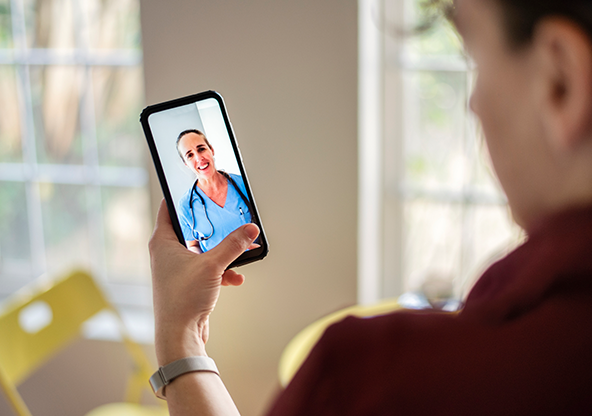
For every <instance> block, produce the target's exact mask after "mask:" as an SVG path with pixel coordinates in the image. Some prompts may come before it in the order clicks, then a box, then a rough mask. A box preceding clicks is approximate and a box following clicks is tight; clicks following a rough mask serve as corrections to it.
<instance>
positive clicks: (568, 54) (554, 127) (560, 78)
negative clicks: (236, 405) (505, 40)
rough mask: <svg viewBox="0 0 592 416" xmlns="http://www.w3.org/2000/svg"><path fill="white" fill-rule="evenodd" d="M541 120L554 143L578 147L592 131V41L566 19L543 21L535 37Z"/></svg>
mask: <svg viewBox="0 0 592 416" xmlns="http://www.w3.org/2000/svg"><path fill="white" fill-rule="evenodd" d="M533 46H534V48H535V51H536V52H537V53H538V58H539V59H538V60H537V64H538V65H539V68H538V69H537V70H536V72H537V79H536V84H537V85H536V87H537V90H538V93H540V94H541V95H540V97H539V98H540V99H541V108H540V110H541V121H542V123H543V124H544V127H545V128H546V131H547V133H548V135H549V139H550V140H551V141H552V145H553V146H554V147H558V148H564V149H566V148H574V147H576V146H577V145H578V144H580V142H581V141H582V140H585V139H586V138H587V137H588V136H590V134H592V41H591V40H590V38H589V37H588V36H587V35H586V33H585V32H584V31H583V30H582V29H581V28H580V27H579V26H577V25H576V24H575V23H573V22H571V21H569V20H567V19H564V18H559V17H555V18H548V19H544V20H543V21H541V22H540V23H539V24H538V25H537V27H536V30H535V33H534V36H533Z"/></svg>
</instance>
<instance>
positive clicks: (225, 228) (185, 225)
mask: <svg viewBox="0 0 592 416" xmlns="http://www.w3.org/2000/svg"><path fill="white" fill-rule="evenodd" d="M230 176H231V177H232V179H233V180H234V182H235V183H236V185H237V186H238V187H239V189H240V190H241V192H242V193H243V195H244V196H245V198H246V197H247V191H246V189H245V183H244V181H243V178H242V177H241V176H240V175H235V174H233V173H231V174H230ZM191 190H192V188H189V190H188V191H187V192H186V193H185V195H183V196H182V197H181V199H180V200H179V204H178V206H177V213H178V214H179V222H180V223H181V230H182V231H183V238H185V241H193V240H198V241H199V246H200V247H201V251H203V252H204V253H205V252H206V251H208V250H210V249H211V248H213V247H215V246H217V245H218V243H220V241H222V240H223V239H224V237H226V236H227V235H228V234H230V233H231V232H233V231H234V230H236V229H237V228H238V227H240V226H241V225H243V224H247V223H249V222H251V212H250V211H249V207H248V206H247V204H245V202H244V201H243V199H242V198H241V196H240V194H239V193H238V191H237V190H236V188H235V187H234V186H233V185H232V183H231V182H230V181H228V191H227V193H226V202H225V204H224V207H220V206H219V205H218V204H216V203H215V202H214V201H212V200H211V199H210V198H209V197H208V196H207V195H206V194H205V193H204V192H203V191H202V190H201V189H200V188H199V186H196V187H195V191H194V192H193V200H192V201H191V205H192V207H193V214H192V212H191V209H190V208H189V197H190V196H191V193H192V192H191ZM198 192H199V194H200V195H201V197H202V198H203V200H204V202H205V208H206V210H207V212H208V217H209V219H210V221H211V225H210V221H208V218H207V217H206V214H205V212H204V206H203V205H202V202H201V199H200V198H199V197H198V196H197V193H198ZM212 228H213V234H212V236H211V237H210V238H208V239H207V240H199V238H200V237H207V236H209V235H210V234H211V233H212Z"/></svg>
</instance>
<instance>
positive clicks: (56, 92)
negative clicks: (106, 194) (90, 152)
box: [31, 66, 84, 164]
mask: <svg viewBox="0 0 592 416" xmlns="http://www.w3.org/2000/svg"><path fill="white" fill-rule="evenodd" d="M81 77H82V69H80V68H77V67H69V66H40V67H32V68H31V89H32V94H33V97H32V99H33V113H34V120H35V139H36V142H37V158H38V162H40V163H62V164H65V163H67V164H82V163H83V162H84V156H83V147H82V133H81V129H80V96H81V94H82V91H81V84H80V82H81V80H82V78H81Z"/></svg>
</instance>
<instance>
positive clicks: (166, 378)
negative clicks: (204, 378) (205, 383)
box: [150, 356, 220, 400]
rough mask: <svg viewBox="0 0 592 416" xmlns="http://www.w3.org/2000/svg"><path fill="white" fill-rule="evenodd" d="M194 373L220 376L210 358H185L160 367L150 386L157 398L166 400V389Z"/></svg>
mask: <svg viewBox="0 0 592 416" xmlns="http://www.w3.org/2000/svg"><path fill="white" fill-rule="evenodd" d="M194 371H208V372H211V373H216V374H218V375H220V373H219V372H218V368H217V367H216V363H215V362H214V360H212V359H211V358H210V357H205V356H198V357H185V358H181V359H180V360H177V361H173V362H172V363H170V364H167V365H165V366H162V367H160V368H159V369H158V371H156V372H155V373H154V374H152V377H150V386H151V387H152V390H153V391H154V394H155V395H156V397H158V398H160V399H163V400H166V397H165V392H164V390H165V387H166V386H167V385H168V384H169V383H170V382H171V381H173V380H174V379H175V378H177V377H179V376H180V375H183V374H186V373H191V372H194Z"/></svg>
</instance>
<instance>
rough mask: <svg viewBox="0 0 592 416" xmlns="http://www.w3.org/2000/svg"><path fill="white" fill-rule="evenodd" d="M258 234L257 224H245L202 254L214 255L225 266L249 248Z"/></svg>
mask: <svg viewBox="0 0 592 416" xmlns="http://www.w3.org/2000/svg"><path fill="white" fill-rule="evenodd" d="M258 235H259V227H257V225H255V224H253V223H249V224H245V225H243V226H242V227H239V228H237V229H236V230H234V231H233V232H232V233H230V234H228V236H226V238H224V240H222V241H221V242H220V244H218V245H217V246H216V247H214V248H213V249H211V250H210V251H208V252H207V253H204V254H208V255H210V256H212V257H216V259H217V263H218V264H220V265H223V266H224V268H226V267H228V265H229V264H230V263H232V262H233V261H234V260H235V259H236V258H237V257H238V256H240V255H241V254H242V253H244V252H245V250H246V249H248V248H249V246H250V245H251V243H253V241H255V239H256V238H257V236H258Z"/></svg>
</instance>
